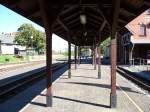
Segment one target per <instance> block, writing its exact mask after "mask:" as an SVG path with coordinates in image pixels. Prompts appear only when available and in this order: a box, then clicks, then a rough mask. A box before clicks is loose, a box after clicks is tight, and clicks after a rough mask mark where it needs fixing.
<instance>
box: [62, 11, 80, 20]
mask: <svg viewBox="0 0 150 112" xmlns="http://www.w3.org/2000/svg"><path fill="white" fill-rule="evenodd" d="M77 15H79V13H78V12H76V13H75V14H72V15H71V16H68V17H65V18H64V19H63V20H64V21H67V20H69V19H71V18H74V17H76V16H77Z"/></svg>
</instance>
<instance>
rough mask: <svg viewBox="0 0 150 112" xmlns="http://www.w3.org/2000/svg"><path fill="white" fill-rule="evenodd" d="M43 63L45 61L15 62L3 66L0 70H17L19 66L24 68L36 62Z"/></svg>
mask: <svg viewBox="0 0 150 112" xmlns="http://www.w3.org/2000/svg"><path fill="white" fill-rule="evenodd" d="M42 63H45V61H36V62H30V63H22V64H21V65H20V64H16V65H14V66H8V67H7V66H6V67H3V68H0V72H1V73H2V72H5V71H12V70H17V69H19V68H25V67H29V66H33V65H37V64H42Z"/></svg>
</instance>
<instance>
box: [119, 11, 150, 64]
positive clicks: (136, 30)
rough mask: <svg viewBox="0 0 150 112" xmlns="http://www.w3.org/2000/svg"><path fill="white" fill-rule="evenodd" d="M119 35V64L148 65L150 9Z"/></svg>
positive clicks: (149, 55)
mask: <svg viewBox="0 0 150 112" xmlns="http://www.w3.org/2000/svg"><path fill="white" fill-rule="evenodd" d="M118 35H119V37H118V39H117V42H118V55H117V56H118V62H119V63H122V64H129V63H130V64H132V63H134V64H139V63H143V62H144V63H146V62H147V60H149V59H150V9H148V10H147V11H145V12H144V13H142V14H141V15H140V16H138V17H137V18H135V19H134V20H133V21H131V22H130V23H129V24H127V25H126V27H125V28H124V29H123V30H122V31H120V32H119V34H118Z"/></svg>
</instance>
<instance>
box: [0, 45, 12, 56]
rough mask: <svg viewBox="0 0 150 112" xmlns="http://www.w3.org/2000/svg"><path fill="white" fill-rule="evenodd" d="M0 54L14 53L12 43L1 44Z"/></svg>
mask: <svg viewBox="0 0 150 112" xmlns="http://www.w3.org/2000/svg"><path fill="white" fill-rule="evenodd" d="M1 53H2V54H14V45H1Z"/></svg>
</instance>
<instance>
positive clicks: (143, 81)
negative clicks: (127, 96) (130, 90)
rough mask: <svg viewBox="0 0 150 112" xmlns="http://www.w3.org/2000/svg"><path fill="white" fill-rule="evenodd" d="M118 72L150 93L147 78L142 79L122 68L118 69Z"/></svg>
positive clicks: (149, 84) (149, 83)
mask: <svg viewBox="0 0 150 112" xmlns="http://www.w3.org/2000/svg"><path fill="white" fill-rule="evenodd" d="M117 72H118V73H119V74H120V75H122V76H123V77H125V78H127V79H128V80H131V81H132V82H134V83H135V84H136V85H138V86H139V87H141V88H142V89H144V90H146V91H148V92H149V93H150V82H149V80H147V79H146V78H142V77H140V76H137V75H135V74H134V73H133V72H130V71H128V70H126V69H124V68H122V67H119V66H118V67H117Z"/></svg>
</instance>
